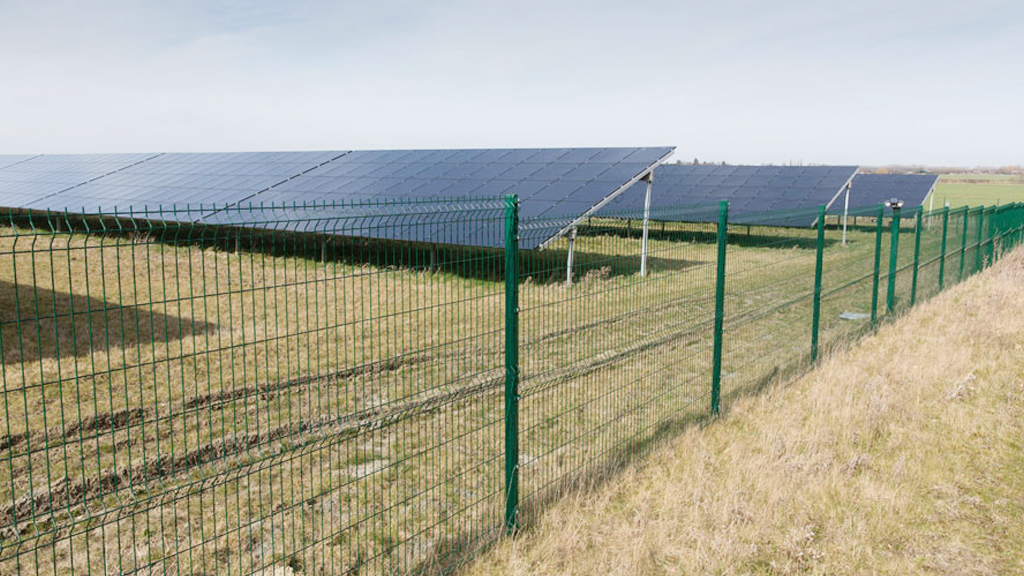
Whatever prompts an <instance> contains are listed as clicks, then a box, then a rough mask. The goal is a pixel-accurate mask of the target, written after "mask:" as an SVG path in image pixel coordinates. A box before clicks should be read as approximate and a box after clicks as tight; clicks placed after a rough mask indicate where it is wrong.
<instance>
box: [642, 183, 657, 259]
mask: <svg viewBox="0 0 1024 576" xmlns="http://www.w3.org/2000/svg"><path fill="white" fill-rule="evenodd" d="M646 180H647V195H646V196H645V197H644V237H643V241H642V243H641V245H640V276H647V228H648V226H649V225H650V219H651V188H652V185H653V182H654V173H653V172H651V173H649V174H648V175H647V177H646Z"/></svg>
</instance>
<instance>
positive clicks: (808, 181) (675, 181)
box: [599, 165, 857, 226]
mask: <svg viewBox="0 0 1024 576" xmlns="http://www.w3.org/2000/svg"><path fill="white" fill-rule="evenodd" d="M856 172H857V167H856V166H684V165H666V166H660V167H658V168H657V169H656V170H655V171H654V185H653V188H652V190H651V207H652V209H654V210H655V211H657V212H658V213H659V218H662V217H663V216H662V215H663V214H668V213H669V212H667V210H669V209H671V208H673V207H681V206H690V205H699V204H708V203H714V202H718V201H721V200H728V201H729V221H730V222H736V223H740V224H755V225H771V226H809V225H811V224H812V223H813V217H809V216H807V214H808V213H809V212H807V211H808V210H811V209H814V208H817V207H818V206H819V205H822V204H824V205H829V204H831V203H832V202H833V201H834V200H835V199H836V197H837V196H838V195H839V193H840V191H842V189H843V188H844V187H845V186H846V185H847V184H848V183H849V182H850V180H851V179H852V178H853V175H854V174H855V173H856ZM645 195H646V184H645V183H640V184H637V185H635V186H633V187H632V188H630V189H629V190H626V191H625V192H623V193H622V194H620V195H618V196H617V197H616V198H615V199H614V200H612V201H611V202H609V203H608V204H606V205H605V206H604V208H602V209H601V211H600V212H599V214H600V215H602V216H612V217H614V216H616V215H621V214H630V215H631V216H632V217H633V218H635V217H636V214H638V213H641V212H642V211H643V208H644V200H645ZM792 211H800V214H798V215H793V214H787V212H792ZM714 217H715V216H714V215H710V214H707V213H706V212H705V213H704V216H702V218H703V219H706V220H710V219H713V218H714ZM685 218H686V219H687V220H690V219H692V214H687V215H686V216H685Z"/></svg>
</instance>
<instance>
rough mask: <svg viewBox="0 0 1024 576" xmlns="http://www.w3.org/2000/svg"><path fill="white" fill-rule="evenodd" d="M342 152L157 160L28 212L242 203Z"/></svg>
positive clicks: (42, 202) (45, 201)
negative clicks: (38, 210)
mask: <svg viewBox="0 0 1024 576" xmlns="http://www.w3.org/2000/svg"><path fill="white" fill-rule="evenodd" d="M341 154H343V153H342V152H251V153H171V154H161V155H159V156H156V157H153V158H151V159H148V160H146V161H145V162H140V163H138V164H134V165H131V166H127V167H125V168H123V169H121V170H118V171H117V172H114V173H112V174H110V175H108V176H105V177H104V178H100V179H97V180H93V181H91V182H87V183H85V184H82V185H79V186H76V187H75V188H72V189H70V190H67V191H65V192H62V193H60V194H56V195H54V196H50V197H47V198H44V199H42V200H38V201H36V202H32V203H30V204H28V206H26V207H27V208H33V209H44V208H49V209H55V210H61V209H64V208H68V209H71V210H75V211H78V210H86V211H90V210H95V209H97V208H98V207H117V208H118V209H119V211H121V210H123V209H126V208H131V209H133V210H136V211H139V210H154V209H156V208H157V207H161V208H163V209H165V210H169V209H171V210H172V209H176V208H182V207H185V206H196V205H198V204H206V205H211V204H213V203H216V204H218V205H221V206H223V205H227V204H233V203H237V202H242V201H245V200H247V199H249V198H252V197H254V196H256V195H257V194H259V193H260V192H263V191H265V190H267V189H269V188H272V187H273V186H275V185H277V184H280V183H282V182H285V181H287V180H289V179H291V178H294V177H295V176H296V175H299V174H301V173H303V172H305V171H308V170H311V169H313V168H316V167H317V166H319V165H321V164H323V163H324V162H328V161H330V160H332V159H333V158H336V157H338V156H340V155H341Z"/></svg>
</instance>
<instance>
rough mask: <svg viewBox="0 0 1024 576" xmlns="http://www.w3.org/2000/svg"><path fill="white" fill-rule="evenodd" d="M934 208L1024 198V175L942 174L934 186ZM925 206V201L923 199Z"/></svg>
mask: <svg viewBox="0 0 1024 576" xmlns="http://www.w3.org/2000/svg"><path fill="white" fill-rule="evenodd" d="M934 194H935V208H940V207H942V206H943V204H944V203H945V202H947V201H948V202H949V205H950V207H952V208H957V207H960V206H995V205H997V204H1009V203H1011V202H1024V177H1021V176H1011V175H1008V174H943V175H942V176H941V177H940V178H939V183H938V184H937V185H936V186H935V192H934ZM925 207H927V201H926V203H925Z"/></svg>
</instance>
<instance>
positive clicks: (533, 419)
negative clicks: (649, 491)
mask: <svg viewBox="0 0 1024 576" xmlns="http://www.w3.org/2000/svg"><path fill="white" fill-rule="evenodd" d="M717 212H718V207H717V206H694V207H684V208H677V209H674V210H671V211H666V210H663V211H657V210H655V211H652V212H651V214H650V221H649V223H648V226H647V241H646V244H645V241H644V224H643V222H644V219H643V214H641V213H625V212H623V213H616V214H603V217H602V218H600V219H597V218H594V219H588V220H585V221H582V222H579V223H577V224H576V225H572V224H573V223H572V218H571V216H570V217H566V218H557V217H555V218H545V219H544V221H543V222H535V223H534V224H535V225H536V226H537V229H541V230H542V229H544V227H545V226H548V225H549V224H550V223H551V222H556V223H558V224H559V225H560V226H561V227H567V228H574V231H570V232H569V233H568V234H566V235H564V236H563V237H561V238H560V239H558V240H557V241H556V242H554V243H552V244H551V245H550V246H548V247H547V248H546V249H545V250H544V252H542V253H539V254H524V256H523V260H522V266H521V271H520V274H521V277H522V283H521V292H520V295H519V297H520V308H521V313H520V361H521V374H522V377H521V378H522V379H521V384H520V393H521V397H522V400H521V403H520V414H521V431H520V466H521V482H522V489H521V490H522V492H521V494H522V507H523V513H524V520H525V521H529V519H530V517H531V516H532V512H533V511H535V510H536V509H537V508H539V507H540V506H541V505H542V504H543V503H544V502H545V501H547V500H549V499H550V498H552V497H554V496H556V495H557V494H559V493H560V492H562V491H564V490H565V489H567V488H570V487H572V486H576V485H578V483H579V482H580V481H582V480H588V481H591V480H593V479H595V478H601V477H603V474H602V472H606V471H608V470H612V469H614V468H615V467H617V466H619V465H621V464H622V463H624V462H626V461H627V460H629V459H631V458H635V457H637V456H639V455H641V454H643V453H644V452H646V451H647V450H648V449H649V448H650V447H651V446H652V445H653V444H654V443H655V442H656V441H657V440H658V439H659V438H663V437H665V436H666V434H667V433H668V432H670V431H671V430H674V429H679V428H680V427H682V426H683V425H685V424H686V423H689V422H693V421H695V420H697V419H700V418H704V417H706V416H707V414H708V409H709V404H708V402H709V395H708V393H709V389H708V383H709V381H710V367H711V346H712V340H713V333H712V320H713V312H714V282H715V267H716V252H715V241H716V225H715V224H713V223H711V224H708V223H706V221H707V220H709V219H710V220H712V221H713V220H714V219H715V218H716V217H717ZM531 233H532V229H531V227H530V225H527V226H525V227H524V229H523V230H522V231H521V234H522V235H524V236H526V237H528V236H529V235H530V234H531ZM645 245H646V251H645Z"/></svg>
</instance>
